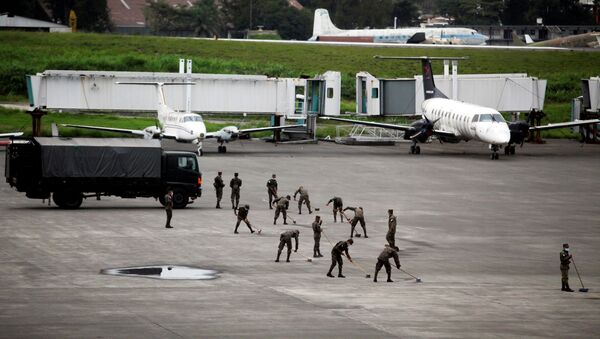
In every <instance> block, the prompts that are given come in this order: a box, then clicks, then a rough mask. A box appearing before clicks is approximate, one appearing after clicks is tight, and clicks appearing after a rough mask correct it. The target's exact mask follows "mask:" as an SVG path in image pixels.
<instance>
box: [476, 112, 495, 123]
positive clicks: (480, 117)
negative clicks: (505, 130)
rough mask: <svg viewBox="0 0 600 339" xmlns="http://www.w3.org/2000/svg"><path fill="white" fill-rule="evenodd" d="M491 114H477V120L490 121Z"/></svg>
mask: <svg viewBox="0 0 600 339" xmlns="http://www.w3.org/2000/svg"><path fill="white" fill-rule="evenodd" d="M492 121H493V120H492V115H491V114H482V115H480V116H479V122H492Z"/></svg>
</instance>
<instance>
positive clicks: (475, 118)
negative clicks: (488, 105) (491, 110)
mask: <svg viewBox="0 0 600 339" xmlns="http://www.w3.org/2000/svg"><path fill="white" fill-rule="evenodd" d="M478 120H479V114H475V115H474V116H473V120H471V122H477V121H478Z"/></svg>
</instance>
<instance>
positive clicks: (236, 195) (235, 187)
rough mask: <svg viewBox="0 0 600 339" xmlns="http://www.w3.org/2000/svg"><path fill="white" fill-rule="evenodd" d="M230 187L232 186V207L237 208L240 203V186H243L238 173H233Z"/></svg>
mask: <svg viewBox="0 0 600 339" xmlns="http://www.w3.org/2000/svg"><path fill="white" fill-rule="evenodd" d="M229 187H231V208H232V209H236V208H238V205H239V204H240V188H241V187H242V179H240V178H238V174H237V173H234V174H233V178H232V179H231V181H230V182H229Z"/></svg>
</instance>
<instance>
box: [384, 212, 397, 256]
mask: <svg viewBox="0 0 600 339" xmlns="http://www.w3.org/2000/svg"><path fill="white" fill-rule="evenodd" d="M385 240H387V242H388V244H390V247H396V216H395V215H394V210H392V209H389V210H388V231H387V234H386V235H385Z"/></svg>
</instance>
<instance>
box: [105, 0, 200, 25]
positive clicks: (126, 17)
mask: <svg viewBox="0 0 600 339" xmlns="http://www.w3.org/2000/svg"><path fill="white" fill-rule="evenodd" d="M194 1H195V0H166V2H167V3H168V4H170V5H171V6H178V7H183V6H190V7H191V6H192V5H193V2H194ZM146 3H147V0H107V1H106V4H107V6H108V9H109V10H110V17H111V20H112V22H113V24H114V25H115V26H116V27H145V26H146V18H145V17H144V8H145V7H146V6H147V4H146Z"/></svg>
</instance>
